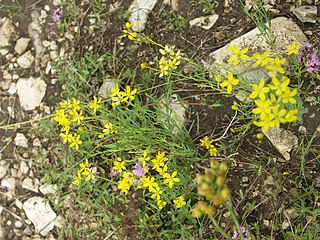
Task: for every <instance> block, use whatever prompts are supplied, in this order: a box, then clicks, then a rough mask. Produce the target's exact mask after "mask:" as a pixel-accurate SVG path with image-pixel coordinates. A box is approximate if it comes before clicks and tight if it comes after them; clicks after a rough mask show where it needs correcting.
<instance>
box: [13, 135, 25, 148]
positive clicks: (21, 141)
mask: <svg viewBox="0 0 320 240" xmlns="http://www.w3.org/2000/svg"><path fill="white" fill-rule="evenodd" d="M14 144H15V145H16V146H18V147H25V148H27V147H28V139H27V138H26V137H25V136H24V134H23V133H17V135H16V137H15V138H14Z"/></svg>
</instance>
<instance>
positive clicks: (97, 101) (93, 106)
mask: <svg viewBox="0 0 320 240" xmlns="http://www.w3.org/2000/svg"><path fill="white" fill-rule="evenodd" d="M101 101H102V99H101V98H97V97H96V96H93V100H91V101H90V103H89V108H91V109H92V114H95V113H96V112H97V109H99V108H101V105H100V103H101Z"/></svg>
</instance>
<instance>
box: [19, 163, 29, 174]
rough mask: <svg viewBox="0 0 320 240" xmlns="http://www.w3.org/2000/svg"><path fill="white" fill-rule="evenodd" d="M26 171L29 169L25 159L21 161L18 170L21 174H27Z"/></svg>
mask: <svg viewBox="0 0 320 240" xmlns="http://www.w3.org/2000/svg"><path fill="white" fill-rule="evenodd" d="M28 171H29V166H28V165H27V163H26V162H25V161H21V163H20V172H22V173H23V174H27V173H28Z"/></svg>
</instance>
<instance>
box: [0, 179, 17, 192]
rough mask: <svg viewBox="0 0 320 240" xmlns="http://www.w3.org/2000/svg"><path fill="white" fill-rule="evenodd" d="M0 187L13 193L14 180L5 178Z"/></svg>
mask: <svg viewBox="0 0 320 240" xmlns="http://www.w3.org/2000/svg"><path fill="white" fill-rule="evenodd" d="M1 186H2V187H5V188H8V189H9V190H11V191H14V189H15V187H16V180H15V179H14V178H13V177H7V178H4V179H2V181H1Z"/></svg>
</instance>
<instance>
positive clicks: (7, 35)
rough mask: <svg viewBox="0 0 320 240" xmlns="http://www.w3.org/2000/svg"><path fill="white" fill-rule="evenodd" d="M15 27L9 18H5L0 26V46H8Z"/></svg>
mask: <svg viewBox="0 0 320 240" xmlns="http://www.w3.org/2000/svg"><path fill="white" fill-rule="evenodd" d="M15 32H16V29H15V26H14V25H13V22H12V20H11V19H9V18H5V20H4V22H3V24H2V25H1V27H0V48H2V47H8V46H10V45H11V44H10V42H11V40H12V39H13V38H14V35H15Z"/></svg>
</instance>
